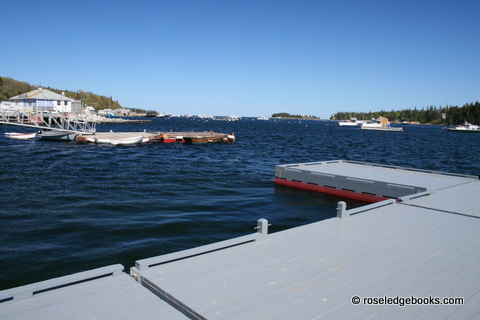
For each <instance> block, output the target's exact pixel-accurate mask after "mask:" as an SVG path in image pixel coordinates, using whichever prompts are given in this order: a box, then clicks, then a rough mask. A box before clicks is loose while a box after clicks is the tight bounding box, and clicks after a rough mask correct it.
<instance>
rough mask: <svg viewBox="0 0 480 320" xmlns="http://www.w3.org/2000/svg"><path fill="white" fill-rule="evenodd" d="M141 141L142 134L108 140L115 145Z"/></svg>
mask: <svg viewBox="0 0 480 320" xmlns="http://www.w3.org/2000/svg"><path fill="white" fill-rule="evenodd" d="M142 142H143V136H139V137H132V138H123V139H115V140H110V143H111V144H113V145H115V146H116V145H129V144H137V143H142Z"/></svg>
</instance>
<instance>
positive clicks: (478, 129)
mask: <svg viewBox="0 0 480 320" xmlns="http://www.w3.org/2000/svg"><path fill="white" fill-rule="evenodd" d="M448 131H464V132H480V127H479V126H477V125H474V124H471V123H469V122H467V121H465V123H464V124H463V125H461V126H456V127H455V128H449V129H448Z"/></svg>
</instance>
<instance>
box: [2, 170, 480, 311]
mask: <svg viewBox="0 0 480 320" xmlns="http://www.w3.org/2000/svg"><path fill="white" fill-rule="evenodd" d="M461 179H462V178H460V177H456V178H455V179H454V180H452V182H451V183H450V184H448V183H447V184H446V183H445V181H439V184H438V186H435V185H434V184H433V183H432V184H431V185H430V186H423V187H424V188H425V189H427V190H426V191H424V192H420V193H415V194H412V195H407V196H403V197H399V198H398V199H396V200H395V199H390V200H385V201H382V202H378V203H374V204H371V205H368V206H364V207H360V208H356V209H352V210H346V211H345V210H339V212H338V217H336V218H332V219H328V220H324V221H320V222H317V223H312V224H309V225H305V226H301V227H297V228H293V229H289V230H286V231H282V232H278V233H274V234H269V235H268V234H267V230H266V229H267V224H268V222H267V221H265V220H263V219H260V220H259V221H258V224H257V227H258V232H257V233H254V234H251V235H247V236H244V237H240V238H236V239H232V240H228V241H224V242H221V243H216V244H211V245H208V246H203V247H199V248H194V249H191V250H185V251H181V252H177V253H173V254H169V255H164V256H159V257H152V258H149V259H144V260H139V261H137V262H136V264H135V267H133V268H131V270H130V273H131V275H132V276H133V277H132V278H128V277H127V276H126V275H125V274H123V273H121V274H120V275H118V276H114V275H112V276H107V277H106V278H100V279H95V280H92V281H91V282H89V283H90V284H89V283H81V284H75V285H73V286H70V287H65V288H59V289H56V290H52V291H48V292H45V293H41V294H38V295H34V296H33V297H30V298H26V299H24V300H18V301H16V300H11V301H6V302H3V303H0V318H6V319H10V318H11V319H17V318H20V319H25V318H27V317H24V315H29V314H30V315H32V316H33V315H35V316H36V315H40V317H39V318H47V315H50V316H52V315H55V316H53V317H50V318H51V319H61V318H68V316H71V315H76V314H77V313H79V312H84V313H85V314H83V316H74V318H75V317H76V318H82V319H89V318H97V317H98V318H115V319H117V318H119V319H126V318H129V317H130V316H131V317H132V318H142V319H144V318H149V316H151V317H152V318H154V317H155V316H156V318H160V319H162V318H164V319H175V318H176V317H179V318H182V317H188V318H191V319H257V318H258V319H480V309H479V307H478V306H479V305H480V274H479V273H478V270H479V267H480V200H479V199H480V182H479V181H478V180H474V179H471V177H464V178H463V181H461ZM429 183H430V182H429ZM420 186H421V185H420ZM339 208H340V209H342V208H343V206H342V205H340V206H339ZM117 273H118V270H117ZM115 279H119V280H118V282H117V280H115ZM134 279H135V280H137V281H138V282H135V281H134ZM114 280H115V281H114ZM120 280H121V281H120ZM110 281H112V286H114V287H115V288H116V289H110V290H109V289H108V287H106V288H104V287H105V285H104V283H107V282H110ZM102 282H103V283H102ZM113 282H115V284H113ZM141 285H143V287H142V286H141ZM12 290H13V291H15V290H16V291H19V290H18V288H17V289H11V290H6V291H12ZM6 291H2V292H0V299H4V298H5V297H6V296H8V294H6V293H5V292H6ZM21 291H24V290H20V292H21ZM78 292H85V293H86V294H83V295H80V294H79V293H78ZM7 293H8V292H7ZM90 295H91V297H95V298H93V299H92V298H91V297H90ZM128 297H130V298H131V299H129V298H128ZM356 297H358V298H359V301H360V303H359V304H354V303H352V299H353V300H354V301H355V299H356ZM375 297H379V298H384V297H387V298H391V300H392V302H395V301H397V302H404V303H406V305H404V306H399V305H398V303H397V304H393V305H379V304H376V305H367V303H368V302H370V301H372V299H373V298H375ZM456 297H457V298H462V299H463V301H462V302H461V303H458V301H457V304H452V305H446V304H437V303H436V302H437V300H435V299H436V298H438V302H439V303H442V302H443V299H444V298H456ZM371 298H372V299H371ZM412 298H415V299H417V300H418V299H419V298H423V299H425V300H423V299H422V302H430V298H431V299H432V300H431V301H432V302H433V303H423V304H421V305H411V304H408V302H410V300H412ZM85 299H87V300H85ZM393 299H396V300H393ZM405 299H410V300H405ZM129 300H132V301H131V303H132V306H130V305H129V303H130V301H129ZM88 301H90V304H89V303H88ZM92 301H94V303H92ZM87 306H88V307H87ZM177 309H178V310H179V311H177ZM25 310H27V311H25ZM58 310H61V311H58ZM106 310H108V311H109V313H106V315H105V316H104V313H102V311H106ZM124 310H135V311H136V312H137V313H135V312H133V311H132V312H130V313H128V312H127V311H124ZM25 312H27V313H25ZM144 314H145V315H144Z"/></svg>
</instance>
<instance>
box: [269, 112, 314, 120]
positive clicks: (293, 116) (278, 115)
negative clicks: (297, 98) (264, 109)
mask: <svg viewBox="0 0 480 320" xmlns="http://www.w3.org/2000/svg"><path fill="white" fill-rule="evenodd" d="M272 118H289V119H318V117H316V116H311V115H310V116H305V115H303V114H290V113H287V112H279V113H274V114H272Z"/></svg>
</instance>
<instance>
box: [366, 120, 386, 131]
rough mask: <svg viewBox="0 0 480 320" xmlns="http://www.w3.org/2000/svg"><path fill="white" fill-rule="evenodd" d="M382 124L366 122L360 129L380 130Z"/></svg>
mask: <svg viewBox="0 0 480 320" xmlns="http://www.w3.org/2000/svg"><path fill="white" fill-rule="evenodd" d="M381 127H382V124H381V123H380V122H379V121H367V122H364V123H362V129H364V128H381Z"/></svg>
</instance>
